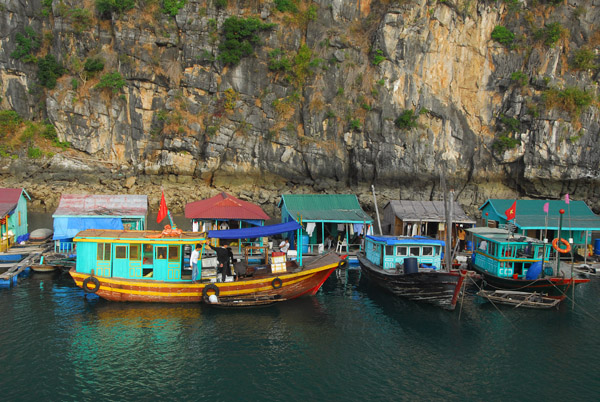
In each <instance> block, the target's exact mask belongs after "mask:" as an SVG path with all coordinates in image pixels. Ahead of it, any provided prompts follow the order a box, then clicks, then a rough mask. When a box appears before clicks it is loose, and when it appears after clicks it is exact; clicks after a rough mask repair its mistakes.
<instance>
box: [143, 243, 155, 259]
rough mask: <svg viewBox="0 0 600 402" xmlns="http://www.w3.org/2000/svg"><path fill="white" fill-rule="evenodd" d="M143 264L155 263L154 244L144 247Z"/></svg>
mask: <svg viewBox="0 0 600 402" xmlns="http://www.w3.org/2000/svg"><path fill="white" fill-rule="evenodd" d="M142 249H143V257H144V261H143V264H152V263H153V262H154V255H153V254H152V244H144V245H143V248H142Z"/></svg>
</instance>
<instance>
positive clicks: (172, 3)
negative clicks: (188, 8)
mask: <svg viewBox="0 0 600 402" xmlns="http://www.w3.org/2000/svg"><path fill="white" fill-rule="evenodd" d="M185 3H187V0H162V10H163V12H164V13H165V14H168V15H170V16H171V17H175V16H176V15H177V14H178V13H179V10H181V9H182V8H183V7H184V6H185Z"/></svg>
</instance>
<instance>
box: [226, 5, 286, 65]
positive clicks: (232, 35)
mask: <svg viewBox="0 0 600 402" xmlns="http://www.w3.org/2000/svg"><path fill="white" fill-rule="evenodd" d="M275 25H276V24H264V23H262V22H261V21H260V20H259V19H258V18H255V17H251V18H238V17H229V18H227V19H226V20H225V22H224V23H223V35H224V37H225V40H224V41H223V42H222V43H221V44H220V45H219V51H220V52H221V53H220V54H219V60H221V61H222V62H223V63H225V64H231V65H236V64H238V63H239V62H240V60H241V59H242V57H246V56H250V55H251V54H252V53H254V46H256V45H258V44H259V43H260V37H259V36H258V34H257V33H258V32H259V31H265V30H268V29H272V28H273V27H275Z"/></svg>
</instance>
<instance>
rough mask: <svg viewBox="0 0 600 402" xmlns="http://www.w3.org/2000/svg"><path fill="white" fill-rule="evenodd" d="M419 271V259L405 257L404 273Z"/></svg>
mask: <svg viewBox="0 0 600 402" xmlns="http://www.w3.org/2000/svg"><path fill="white" fill-rule="evenodd" d="M417 272H419V260H418V259H416V258H414V257H408V258H405V259H404V275H409V274H416V273H417Z"/></svg>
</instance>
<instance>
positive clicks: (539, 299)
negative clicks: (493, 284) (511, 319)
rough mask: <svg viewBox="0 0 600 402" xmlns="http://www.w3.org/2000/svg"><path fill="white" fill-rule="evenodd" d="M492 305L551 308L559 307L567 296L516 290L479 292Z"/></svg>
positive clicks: (483, 290) (478, 294)
mask: <svg viewBox="0 0 600 402" xmlns="http://www.w3.org/2000/svg"><path fill="white" fill-rule="evenodd" d="M477 296H480V297H483V298H484V299H487V300H489V301H490V302H492V303H498V304H507V305H511V306H514V307H515V308H516V307H528V308H551V307H555V306H557V305H558V304H559V303H560V302H561V301H563V300H564V299H565V297H566V296H549V295H546V294H541V293H537V292H520V291H516V290H485V289H482V290H480V291H479V292H477Z"/></svg>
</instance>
